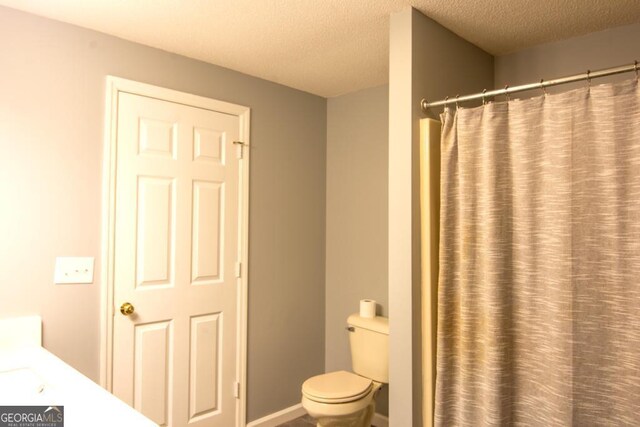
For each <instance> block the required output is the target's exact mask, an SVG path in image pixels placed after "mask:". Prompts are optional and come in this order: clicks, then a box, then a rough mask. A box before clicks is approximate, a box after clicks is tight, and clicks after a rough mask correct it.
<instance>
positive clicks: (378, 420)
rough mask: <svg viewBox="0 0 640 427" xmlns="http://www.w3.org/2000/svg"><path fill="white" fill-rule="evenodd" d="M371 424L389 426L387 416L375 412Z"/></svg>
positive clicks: (380, 426) (381, 426)
mask: <svg viewBox="0 0 640 427" xmlns="http://www.w3.org/2000/svg"><path fill="white" fill-rule="evenodd" d="M371 424H373V425H374V426H376V427H389V418H387V417H385V416H384V415H380V414H378V413H376V414H375V415H374V416H373V419H372V420H371Z"/></svg>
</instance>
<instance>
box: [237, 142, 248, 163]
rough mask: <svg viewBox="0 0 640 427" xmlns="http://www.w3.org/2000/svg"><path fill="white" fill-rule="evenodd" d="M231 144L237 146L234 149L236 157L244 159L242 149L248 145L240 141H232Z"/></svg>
mask: <svg viewBox="0 0 640 427" xmlns="http://www.w3.org/2000/svg"><path fill="white" fill-rule="evenodd" d="M233 144H234V145H237V146H238V148H237V149H236V156H238V158H239V159H242V158H243V157H244V147H248V146H249V145H248V144H246V143H244V142H242V141H233Z"/></svg>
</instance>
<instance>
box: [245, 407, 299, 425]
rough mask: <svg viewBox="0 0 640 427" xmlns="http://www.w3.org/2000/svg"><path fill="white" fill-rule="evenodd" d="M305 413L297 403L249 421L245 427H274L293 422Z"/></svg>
mask: <svg viewBox="0 0 640 427" xmlns="http://www.w3.org/2000/svg"><path fill="white" fill-rule="evenodd" d="M306 413H307V411H305V410H304V408H303V407H302V403H298V404H297V405H293V406H291V407H289V408H286V409H283V410H282V411H278V412H274V413H273V414H270V415H267V416H266V417H262V418H260V419H257V420H255V421H251V422H250V423H249V424H247V427H276V426H279V425H280V424H282V423H286V422H287V421H291V420H295V419H296V418H298V417H301V416H303V415H304V414H306Z"/></svg>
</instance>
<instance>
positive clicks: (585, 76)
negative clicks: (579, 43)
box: [420, 61, 640, 111]
mask: <svg viewBox="0 0 640 427" xmlns="http://www.w3.org/2000/svg"><path fill="white" fill-rule="evenodd" d="M639 69H640V66H639V65H638V61H634V63H633V64H630V65H621V66H619V67H612V68H605V69H603V70H597V71H590V70H588V71H587V72H586V73H582V74H575V75H573V76H567V77H561V78H559V79H554V80H547V81H545V80H540V81H539V82H538V83H529V84H526V85H520V86H514V87H509V85H507V86H505V87H504V89H496V90H492V91H489V92H487V90H486V89H485V90H484V91H482V92H480V93H475V94H473V95H465V96H456V97H455V98H449V97H446V98H445V99H443V100H440V101H435V102H427V100H426V99H423V100H422V101H420V106H421V107H422V110H423V111H426V110H427V109H429V108H431V107H439V106H442V105H449V104H457V103H459V102H464V101H472V100H474V99H483V100H484V98H487V97H490V96H498V95H509V94H512V93H516V92H522V91H525V90H532V89H542V90H544V89H545V88H547V87H550V86H557V85H561V84H565V83H572V82H579V81H582V80H589V81H591V79H596V78H598V77H606V76H613V75H614V74H622V73H628V72H630V71H635V72H636V75H637V74H638V71H639Z"/></svg>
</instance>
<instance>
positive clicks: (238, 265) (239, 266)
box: [236, 262, 242, 279]
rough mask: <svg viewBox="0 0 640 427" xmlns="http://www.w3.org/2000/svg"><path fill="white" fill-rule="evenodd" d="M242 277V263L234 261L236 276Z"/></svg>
mask: <svg viewBox="0 0 640 427" xmlns="http://www.w3.org/2000/svg"><path fill="white" fill-rule="evenodd" d="M240 277H242V263H241V262H236V278H238V279H239V278H240Z"/></svg>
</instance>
